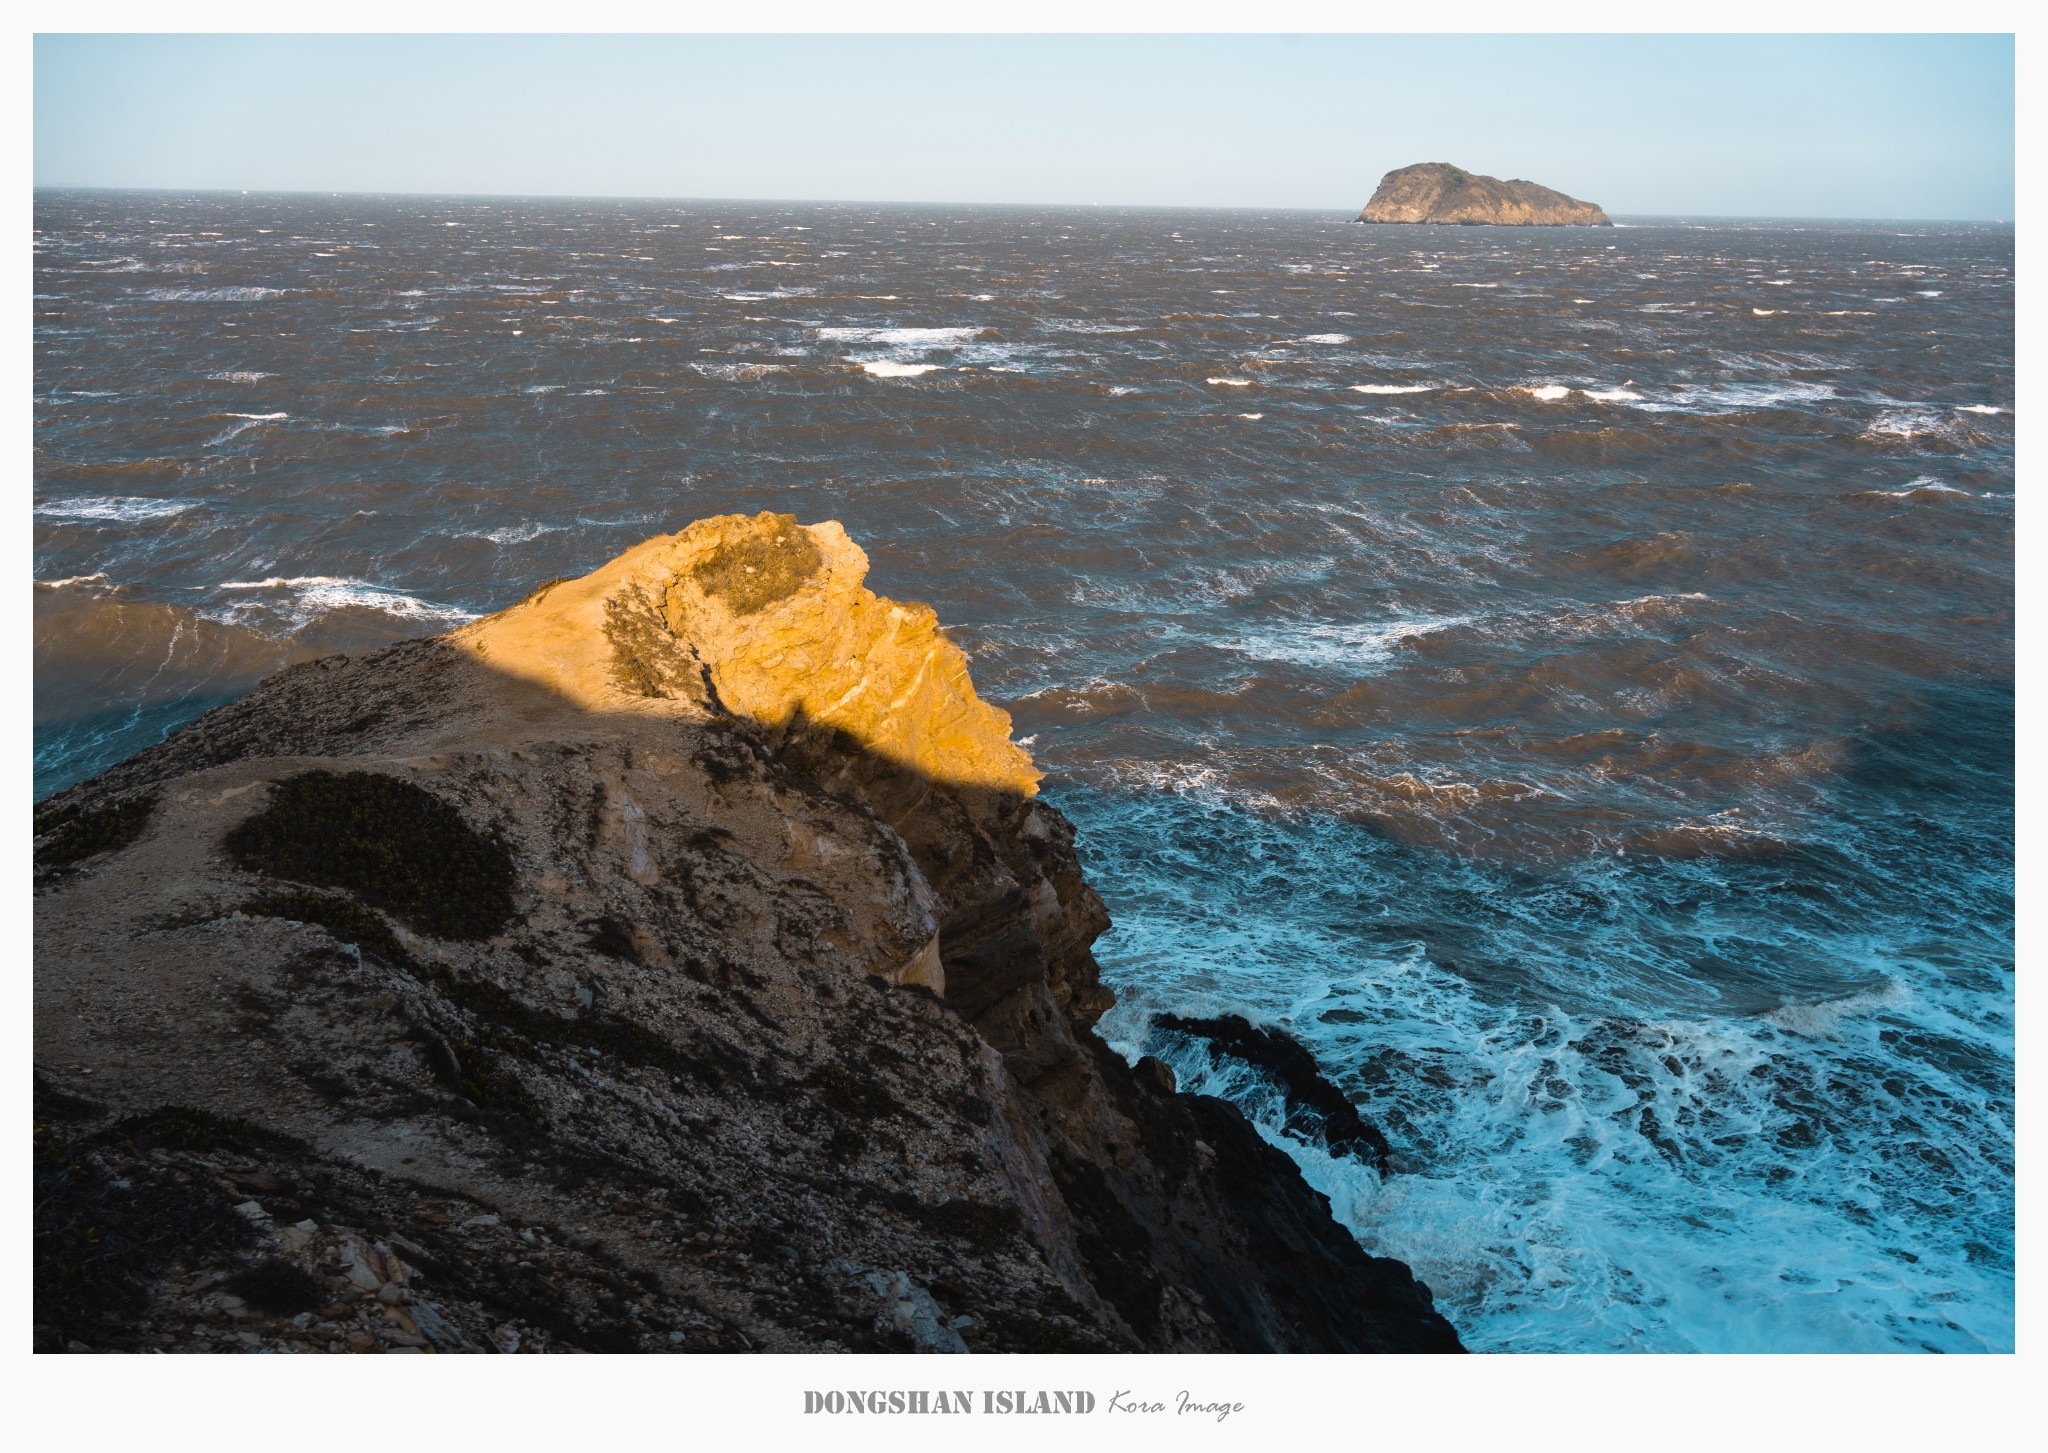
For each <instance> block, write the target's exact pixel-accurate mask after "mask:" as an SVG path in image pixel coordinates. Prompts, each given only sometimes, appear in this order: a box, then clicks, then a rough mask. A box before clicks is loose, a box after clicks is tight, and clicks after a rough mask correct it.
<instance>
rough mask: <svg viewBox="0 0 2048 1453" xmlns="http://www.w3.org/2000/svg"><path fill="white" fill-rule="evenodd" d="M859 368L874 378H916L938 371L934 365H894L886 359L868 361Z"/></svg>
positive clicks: (937, 365)
mask: <svg viewBox="0 0 2048 1453" xmlns="http://www.w3.org/2000/svg"><path fill="white" fill-rule="evenodd" d="M861 368H862V369H863V370H864V371H865V372H867V373H871V374H873V375H874V376H875V377H876V378H916V377H918V376H919V375H920V374H926V373H937V372H939V371H940V365H939V364H936V363H896V362H894V361H892V360H890V359H887V358H871V359H868V360H867V361H866V362H864V363H862V364H861Z"/></svg>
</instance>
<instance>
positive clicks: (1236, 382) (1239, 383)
mask: <svg viewBox="0 0 2048 1453" xmlns="http://www.w3.org/2000/svg"><path fill="white" fill-rule="evenodd" d="M1202 381H1203V382H1204V383H1217V384H1222V385H1223V386H1224V387H1225V388H1250V387H1251V386H1252V381H1251V380H1250V379H1248V378H1209V379H1204V380H1202Z"/></svg>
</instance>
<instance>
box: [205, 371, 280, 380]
mask: <svg viewBox="0 0 2048 1453" xmlns="http://www.w3.org/2000/svg"><path fill="white" fill-rule="evenodd" d="M206 376H207V378H209V379H211V380H212V381H213V382H215V383H255V382H256V381H257V380H258V379H265V378H275V377H277V375H276V374H274V373H257V372H254V371H253V370H252V371H244V372H235V373H209V374H208V375H206Z"/></svg>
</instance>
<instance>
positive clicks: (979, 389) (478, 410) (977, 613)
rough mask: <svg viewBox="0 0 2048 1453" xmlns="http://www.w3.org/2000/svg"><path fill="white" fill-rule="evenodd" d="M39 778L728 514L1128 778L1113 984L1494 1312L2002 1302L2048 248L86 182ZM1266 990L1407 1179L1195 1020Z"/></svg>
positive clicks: (1732, 1315)
mask: <svg viewBox="0 0 2048 1453" xmlns="http://www.w3.org/2000/svg"><path fill="white" fill-rule="evenodd" d="M36 213H37V216H36V223H37V235H36V255H37V264H36V277H35V286H36V340H37V341H36V363H35V389H36V398H35V412H36V447H37V452H36V461H35V505H34V509H35V523H36V532H35V549H36V561H35V570H36V580H37V582H38V583H37V585H36V588H35V612H36V627H35V629H36V636H35V650H36V702H35V722H36V790H37V793H38V795H42V794H44V793H47V792H49V791H52V790H55V789H56V788H58V787H61V786H63V785H65V784H67V783H69V782H72V781H75V780H78V779H79V778H81V777H83V776H85V775H88V774H90V773H91V772H93V771H96V770H98V769H99V768H101V767H103V766H105V765H108V764H109V763H111V762H113V761H115V760H118V759H119V758H120V757H122V756H125V755H126V754H128V753H129V752H132V751H134V750H136V749H137V748H139V747H141V746H143V745H145V744H146V743H148V742H150V741H153V740H155V739H156V738H158V737H159V736H161V734H162V733H163V732H164V731H166V730H167V729H169V728H171V727H173V726H175V725H176V724H177V723H179V722H181V721H184V720H187V719H189V718H190V717H192V716H193V715H196V714H197V713H198V712H200V711H202V710H204V709H205V708H207V707H208V706H211V705H214V704H216V703H218V702H220V701H222V700H226V699H229V698H231V697H233V696H234V695H236V694H238V693H239V692H240V691H242V690H244V689H246V687H247V686H248V685H249V684H251V683H252V682H253V681H254V680H256V679H258V678H260V677H261V676H262V675H263V674H266V673H267V672H268V671H270V670H273V669H275V668H276V667H278V666H279V665H282V664H284V663H285V662H287V661H289V660H292V659H297V658H300V657H304V656H309V655H319V654H326V653H329V652H332V651H335V650H343V649H355V648H359V647H363V646H369V645H374V644H377V643H380V642H383V641H388V640H394V639H399V638H402V637H407V636H416V635H421V634H427V633H431V632H432V631H435V630H439V629H443V628H445V627H446V626H448V625H450V624H453V623H455V622H457V621H460V620H463V619H466V618H469V617H470V616H473V615H475V614H479V613H482V612H486V611H490V610H494V609H497V608H500V607H502V606H505V605H508V604H510V603H512V602H513V601H515V600H517V599H518V598H519V597H520V596H522V595H523V594H524V593H526V591H528V590H529V589H530V588H531V587H532V586H534V585H535V584H537V583H538V582H540V581H542V580H544V579H548V578H552V577H555V576H559V575H563V574H571V573H578V572H581V571H584V570H587V569H589V568H592V567H594V566H596V565H598V564H600V563H602V562H603V561H604V560H606V559H609V558H610V557H611V556H612V555H614V554H616V553H617V552H619V551H620V550H622V549H624V548H625V547H627V546H629V545H631V544H634V543H636V542H638V541H639V540H641V539H643V538H644V537H646V536H647V535H649V534H652V533H655V532H657V531H661V530H669V529H674V528H678V527H680V526H681V525H683V524H685V523H687V522H688V521H690V520H692V519H694V518H697V517H698V516H701V515H705V514H710V513H716V512H721V511H731V510H739V511H746V512H750V513H751V512H753V511H756V510H761V509H777V510H788V511H792V512H794V513H795V514H797V515H798V516H799V517H800V518H802V519H805V520H807V521H810V520H817V519H822V518H837V519H839V520H842V521H844V522H845V524H846V526H847V528H848V530H849V531H850V532H851V533H852V534H853V536H854V537H855V538H856V539H857V540H859V541H861V542H862V543H863V544H864V545H865V546H866V547H867V549H868V551H869V553H870V554H871V556H872V557H873V559H874V563H875V570H874V574H873V577H872V579H871V583H872V584H873V585H874V586H875V588H876V589H878V590H880V591H882V592H884V593H886V594H890V595H895V596H898V597H907V598H915V599H923V600H929V601H931V602H933V603H934V604H935V605H936V606H937V608H938V610H939V612H940V615H941V618H942V619H944V620H945V621H947V622H948V623H949V624H950V625H951V626H952V627H953V629H954V631H955V634H956V636H957V638H958V639H959V640H960V641H961V643H962V644H963V645H964V646H966V647H967V648H968V650H969V651H970V653H971V655H972V656H973V659H974V670H975V678H976V682H977V684H978V685H979V686H980V687H981V688H982V690H983V692H984V694H985V695H987V696H988V697H990V698H991V699H993V700H995V701H998V702H999V703H1002V704H1004V705H1006V706H1007V707H1009V708H1010V710H1011V711H1012V712H1013V714H1014V715H1015V717H1016V720H1017V730H1018V734H1019V736H1020V738H1022V739H1025V740H1027V742H1028V744H1029V746H1030V748H1031V750H1032V752H1033V753H1034V755H1035V756H1036V757H1037V759H1038V762H1039V764H1040V765H1041V766H1042V767H1043V768H1044V769H1045V770H1046V772H1047V774H1048V775H1047V780H1046V785H1045V792H1046V795H1047V796H1048V798H1049V799H1050V800H1051V801H1053V802H1054V803H1056V804H1057V805H1059V806H1060V807H1061V808H1063V809H1064V810H1065V811H1067V812H1068V813H1069V814H1070V815H1071V816H1072V817H1073V818H1074V819H1075V820H1076V821H1077V822H1078V823H1079V824H1080V827H1081V830H1082V845H1083V849H1084V852H1085V855H1086V860H1087V865H1088V868H1089V871H1090V874H1091V877H1092V879H1093V881H1094V882H1095V883H1096V884H1097V885H1098V886H1099V887H1100V888H1101V890H1102V891H1103V894H1104V896H1105V897H1106V898H1107V900H1108V902H1109V906H1110V909H1111V912H1112V914H1113V915H1114V917H1115V919H1116V927H1115V929H1114V930H1113V931H1112V932H1111V933H1110V934H1109V935H1108V936H1107V937H1105V938H1104V939H1103V940H1102V942H1101V943H1100V944H1099V945H1098V953H1099V955H1100V957H1101V959H1102V961H1103V963H1104V965H1105V968H1106V970H1107V973H1108V976H1109V978H1110V980H1111V982H1112V983H1113V984H1114V985H1115V987H1116V988H1117V990H1118V992H1119V994H1120V995H1121V999H1122V1002H1121V1003H1120V1005H1119V1007H1118V1008H1117V1009H1116V1010H1114V1011H1113V1012H1112V1014H1111V1016H1110V1017H1109V1019H1107V1020H1106V1021H1105V1023H1104V1026H1103V1027H1104V1031H1105V1033H1106V1034H1108V1035H1109V1036H1110V1037H1111V1039H1112V1041H1113V1042H1115V1043H1116V1044H1117V1045H1118V1046H1119V1047H1120V1048H1122V1049H1124V1050H1125V1051H1126V1052H1128V1053H1131V1054H1136V1053H1139V1052H1141V1051H1142V1050H1145V1049H1148V1048H1149V1049H1154V1050H1162V1051H1164V1052H1166V1053H1168V1054H1169V1055H1170V1056H1172V1057H1173V1059H1174V1061H1175V1063H1176V1067H1177V1068H1178V1069H1179V1071H1180V1073H1181V1076H1182V1079H1183V1083H1184V1084H1185V1085H1186V1086H1188V1087H1190V1088H1199V1089H1207V1090H1211V1091H1216V1092H1221V1093H1227V1094H1232V1095H1234V1096H1236V1097H1237V1098H1238V1099H1239V1100H1240V1102H1241V1103H1243V1104H1244V1105H1245V1107H1246V1108H1247V1110H1248V1111H1250V1112H1251V1113H1252V1114H1253V1115H1254V1116H1255V1118H1257V1119H1258V1120H1259V1121H1260V1123H1261V1124H1262V1126H1263V1127H1264V1128H1265V1129H1266V1131H1267V1133H1268V1134H1269V1136H1270V1137H1271V1138H1273V1139H1274V1140H1275V1141H1276V1143H1279V1144H1281V1145H1282V1146H1283V1147H1284V1148H1287V1149H1288V1150H1290V1152H1291V1153H1293V1154H1294V1155H1295V1156H1296V1158H1297V1160H1299V1161H1300V1162H1301V1163H1302V1165H1303V1168H1304V1170H1305V1172H1306V1173H1307V1175H1308V1176H1309V1178H1310V1180H1311V1181H1312V1182H1313V1183H1315V1184H1316V1185H1318V1186H1319V1187H1321V1188H1322V1189H1324V1190H1325V1191H1327V1192H1328V1193H1329V1194H1330V1195H1331V1196H1332V1199H1333V1202H1334V1204H1335V1207H1336V1210H1337V1212H1338V1214H1339V1215H1340V1216H1341V1217H1342V1218H1343V1219H1345V1220H1346V1222H1347V1223H1348V1224H1350V1225H1351V1226H1352V1227H1353V1228H1354V1229H1355V1230H1356V1231H1357V1233H1358V1234H1359V1235H1360V1237H1361V1238H1362V1239H1363V1240H1364V1241H1365V1243H1366V1244H1367V1245H1368V1246H1369V1247H1370V1248H1372V1249H1373V1250H1375V1251H1379V1252H1383V1253H1386V1254H1392V1255H1397V1256H1400V1257H1402V1258H1404V1259H1406V1260H1407V1261H1409V1262H1410V1263H1411V1264H1413V1265H1414V1266H1415V1267H1416V1268H1417V1270H1418V1272H1419V1273H1420V1274H1421V1275H1422V1276H1423V1277H1424V1279H1425V1280H1427V1281H1428V1282H1429V1283H1430V1284H1431V1286H1432V1287H1433V1288H1434V1290H1435V1291H1436V1294H1437V1296H1438V1298H1439V1301H1440V1303H1441V1305H1442V1306H1443V1308H1444V1310H1445V1312H1446V1313H1447V1314H1448V1315H1449V1316H1450V1317H1451V1319H1452V1320H1453V1321H1454V1322H1455V1323H1456V1324H1457V1325H1458V1327H1459V1329H1460V1331H1461V1332H1462V1333H1463V1334H1464V1336H1465V1338H1466V1339H1467V1341H1468V1342H1469V1343H1470V1344H1471V1345H1473V1346H1475V1347H1479V1348H1486V1349H1500V1350H1605V1349H1624V1348H1626V1349H1646V1350H1652V1349H1654V1350H1680V1349H1698V1350H1787V1351H1790V1350H1810V1351H1849V1350H1910V1349H1921V1348H1926V1349H1935V1350H1948V1351H1969V1350H2007V1349H2010V1348H2011V1347H2012V1345H2013V1254H2014V1253H2013V1229H2014V1228H2013V1215H2014V1200H2013V1153H2014V1143H2013V1019H2012V1009H2013V968H2012V940H2013V879H2012V854H2013V799H2012V790H2013V645H2012V619H2013V617H2012V605H2013V533H2012V528H2013V524H2012V522H2013V437H2014V419H2013V415H2012V412H2011V410H2012V408H2013V312H2012V308H2013V278H2012V266H2013V238H2012V233H2011V231H2010V229H2007V228H2002V227H1989V226H1982V227H1978V226H1942V225H1929V224H1830V223H1804V224H1802V223H1793V222H1786V223H1768V222H1717V221H1713V220H1711V219H1709V220H1700V221H1683V220H1669V219H1667V220H1644V221H1641V222H1639V223H1638V224H1637V225H1633V226H1624V227H1618V228H1615V229H1612V230H1609V229H1576V228H1572V229H1555V230H1553V229H1535V230H1528V231H1520V230H1503V229H1491V228H1409V227H1371V228H1368V227H1360V226H1356V225H1352V224H1349V223H1347V222H1345V221H1344V220H1343V219H1342V218H1340V217H1337V216H1322V215H1316V214H1308V213H1253V212H1169V211H1155V210H1135V209H1134V210H1115V209H1089V210H1084V211H1050V210H1042V209H1023V208H1016V209H1010V208H951V209H946V208H925V209H917V208H878V207H865V206H845V205H823V204H790V205H771V204H761V203H744V204H743V203H730V204H727V203H700V202H683V203H654V202H648V203H628V202H570V201H518V200H479V199H461V200H445V201H435V200H428V199H417V198H414V199H405V198H390V199H380V198H370V197H325V196H322V197H304V196H291V197H284V196H266V197H237V196H227V195H207V196H163V195H147V194H136V193H63V192H44V193H40V194H39V195H38V198H37V207H36ZM1167 1008H1171V1009H1174V1010H1177V1011H1179V1012H1182V1013H1196V1014H1201V1013H1224V1012H1237V1013H1243V1014H1246V1015H1247V1016H1249V1017H1251V1018H1252V1019H1254V1020H1256V1021H1259V1022H1262V1023H1268V1024H1273V1025H1276V1026H1279V1027H1283V1028H1285V1029H1287V1030H1288V1031H1290V1032H1291V1033H1293V1034H1294V1035H1295V1036H1297V1037H1298V1038H1299V1039H1301V1040H1302V1041H1303V1042H1304V1043H1305V1044H1307V1045H1308V1046H1309V1047H1310V1048H1311V1049H1312V1051H1313V1052H1314V1054H1315V1055H1316V1057H1317V1059H1318V1061H1319V1062H1320V1064H1321V1065H1322V1067H1323V1069H1324V1071H1325V1072H1326V1073H1327V1074H1328V1075H1329V1076H1330V1078H1331V1079H1332V1080H1333V1081H1335V1082H1336V1083H1337V1084H1338V1085H1340V1086H1341V1087H1342V1088H1344V1089H1345V1090H1346V1091H1347V1092H1348V1093H1349V1094H1350V1095H1351V1096H1352V1097H1353V1098H1354V1099H1356V1100H1357V1101H1358V1102H1359V1104H1360V1105H1361V1107H1362V1108H1363V1109H1364V1111H1365V1112H1366V1113H1367V1114H1368V1115H1369V1116H1371V1117H1372V1118H1374V1119H1375V1120H1377V1121H1378V1122H1379V1123H1380V1124H1381V1125H1382V1126H1383V1127H1384V1128H1385V1129H1386V1131H1387V1133H1388V1134H1389V1136H1390V1137H1391V1138H1392V1140H1393V1142H1394V1145H1395V1150H1396V1168H1395V1170H1394V1172H1393V1173H1392V1174H1390V1175H1389V1176H1388V1177H1386V1178H1385V1179H1384V1180H1382V1179H1381V1178H1379V1177H1378V1176H1376V1175H1375V1174H1374V1173H1372V1172H1370V1171H1368V1170H1366V1169H1364V1168H1363V1167H1361V1166H1359V1165H1357V1164H1356V1163H1354V1162H1352V1161H1348V1160H1343V1161H1334V1162H1333V1161H1332V1160H1330V1159H1329V1158H1328V1157H1327V1156H1325V1155H1323V1154H1322V1153H1321V1152H1320V1151H1319V1150H1317V1149H1316V1148H1314V1147H1312V1146H1304V1145H1301V1144H1298V1143H1296V1142H1295V1141H1293V1140H1291V1139H1289V1138H1287V1136H1286V1135H1285V1134H1284V1133H1283V1132H1282V1130H1281V1128H1280V1123H1281V1121H1280V1116H1279V1114H1278V1113H1277V1111H1276V1110H1275V1109H1274V1107H1272V1106H1270V1105H1269V1104H1268V1103H1267V1094H1266V1092H1265V1091H1264V1090H1262V1089H1261V1088H1260V1087H1259V1086H1258V1085H1256V1084H1254V1083H1250V1082H1245V1081H1238V1080H1234V1079H1233V1078H1232V1077H1231V1076H1230V1075H1229V1074H1228V1073H1227V1072H1225V1071H1221V1070H1218V1069H1217V1068H1215V1067H1214V1066H1212V1065H1211V1064H1210V1062H1209V1060H1208V1059H1207V1057H1206V1056H1204V1055H1202V1054H1200V1053H1198V1052H1196V1051H1194V1050H1193V1049H1192V1048H1191V1047H1190V1046H1188V1045H1186V1044H1185V1043H1178V1044H1176V1043H1171V1042H1169V1041H1167V1040H1165V1039H1163V1038H1161V1037H1160V1036H1159V1035H1158V1034H1157V1033H1156V1032H1154V1031H1153V1030H1152V1029H1151V1027H1150V1017H1151V1015H1152V1014H1153V1013H1155V1012H1157V1011H1160V1010H1162V1009H1167Z"/></svg>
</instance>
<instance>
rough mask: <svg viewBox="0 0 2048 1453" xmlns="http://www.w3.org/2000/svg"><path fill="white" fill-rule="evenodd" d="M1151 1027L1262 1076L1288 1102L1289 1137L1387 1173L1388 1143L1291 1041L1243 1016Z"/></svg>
mask: <svg viewBox="0 0 2048 1453" xmlns="http://www.w3.org/2000/svg"><path fill="white" fill-rule="evenodd" d="M1152 1022H1153V1024H1154V1025H1155V1026H1157V1027H1158V1028H1160V1029H1165V1030H1170V1031H1173V1032H1175V1033H1178V1034H1186V1035H1191V1036H1193V1037H1194V1038H1196V1039H1200V1040H1202V1041H1204V1042H1205V1043H1206V1044H1207V1045H1208V1049H1209V1056H1210V1058H1211V1059H1212V1060H1215V1061H1219V1062H1220V1061H1221V1060H1222V1059H1224V1058H1226V1057H1228V1058H1230V1059H1234V1060H1238V1061H1239V1062H1241V1063H1243V1064H1246V1065H1250V1066H1251V1067H1252V1068H1254V1069H1256V1070H1258V1071H1259V1072H1260V1073H1261V1074H1262V1075H1263V1076H1264V1077H1265V1078H1266V1079H1268V1080H1270V1081H1271V1082H1272V1084H1273V1085H1274V1086H1275V1088H1277V1089H1278V1090H1279V1091H1280V1093H1281V1095H1282V1096H1283V1097H1284V1098H1285V1100H1286V1104H1287V1120H1286V1125H1285V1128H1286V1130H1287V1133H1288V1134H1290V1135H1294V1136H1298V1137H1299V1138H1301V1139H1303V1140H1311V1141H1315V1140H1319V1141H1321V1142H1322V1143H1323V1145H1324V1146H1325V1147H1326V1148H1327V1149H1328V1150H1329V1152H1330V1154H1332V1155H1348V1156H1350V1157H1351V1158H1352V1159H1353V1160H1359V1161H1363V1162H1365V1163H1366V1164H1368V1165H1370V1166H1372V1167H1373V1168H1374V1169H1375V1170H1379V1171H1385V1170H1386V1169H1387V1161H1388V1157H1389V1156H1390V1155H1391V1154H1392V1147H1391V1146H1389V1145H1388V1144H1387V1137H1386V1136H1385V1135H1384V1134H1382V1133H1381V1131H1380V1128H1379V1127H1378V1126H1377V1125H1374V1124H1373V1123H1372V1122H1371V1121H1369V1120H1367V1119H1365V1118H1364V1117H1363V1116H1362V1115H1360V1114H1359V1113H1358V1108H1357V1107H1356V1106H1355V1105H1353V1104H1352V1103H1351V1102H1350V1101H1349V1100H1347V1099H1345V1098H1344V1093H1343V1091H1341V1090H1339V1089H1338V1088H1337V1087H1336V1086H1335V1085H1333V1084H1331V1083H1330V1082H1329V1081H1328V1080H1326V1079H1324V1078H1323V1073H1322V1071H1321V1070H1320V1069H1319V1068H1317V1066H1316V1061H1315V1056H1314V1055H1312V1054H1310V1053H1309V1052H1308V1051H1307V1050H1306V1049H1304V1048H1303V1047H1302V1045H1301V1043H1300V1042H1299V1041H1298V1040H1296V1039H1295V1038H1293V1037H1292V1036H1291V1035H1288V1034H1283V1033H1282V1032H1281V1031H1279V1030H1277V1029H1265V1028H1261V1027H1260V1026H1258V1025H1255V1024H1253V1023H1252V1022H1251V1021H1250V1020H1248V1019H1246V1018H1245V1017H1244V1016H1243V1015H1241V1014H1225V1015H1223V1016H1222V1017H1220V1018H1217V1019H1188V1018H1184V1017H1182V1016H1181V1015H1178V1014H1162V1015H1160V1016H1159V1017H1158V1018H1157V1019H1154V1020H1153V1021H1152Z"/></svg>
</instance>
